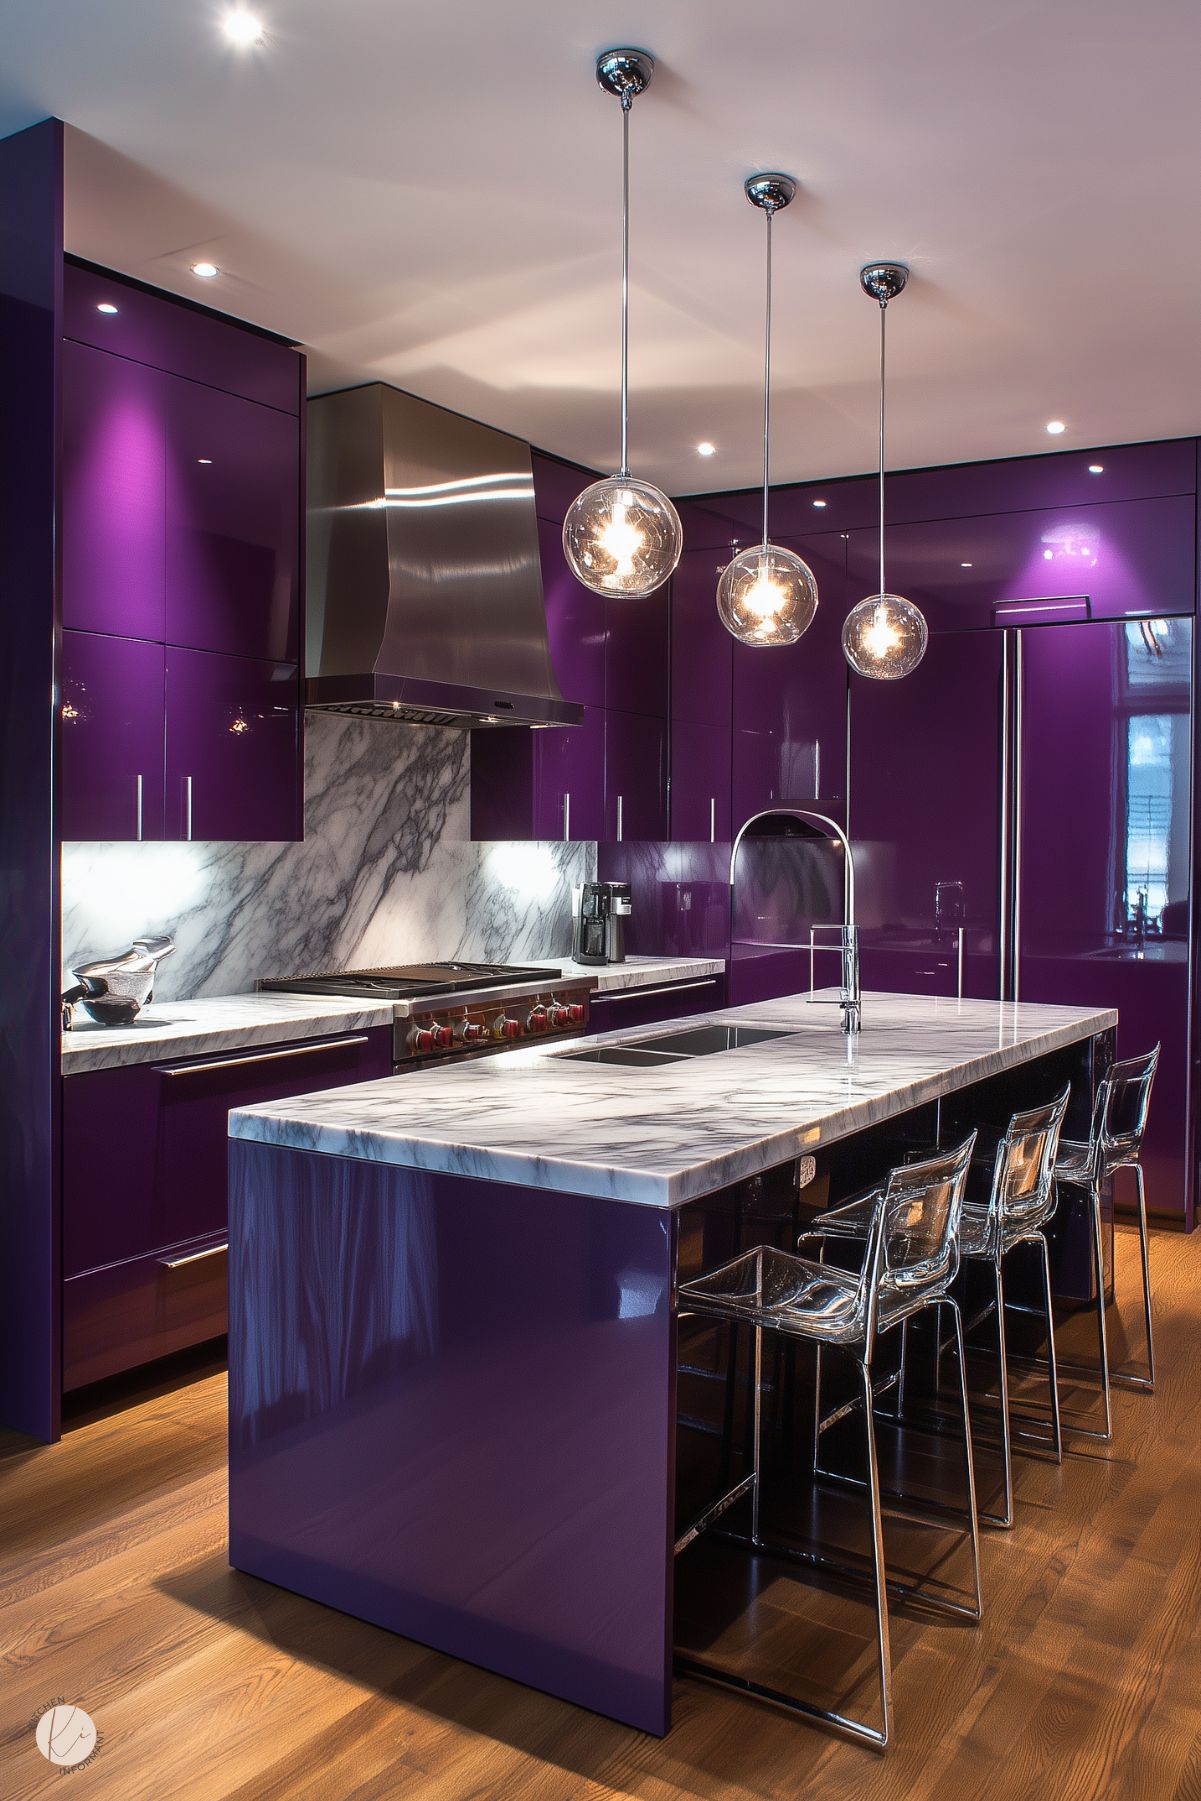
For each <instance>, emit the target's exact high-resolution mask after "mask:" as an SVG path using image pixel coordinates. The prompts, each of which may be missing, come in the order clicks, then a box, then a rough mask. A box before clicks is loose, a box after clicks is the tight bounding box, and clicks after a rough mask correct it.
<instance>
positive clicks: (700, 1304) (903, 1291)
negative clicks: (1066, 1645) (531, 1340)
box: [676, 1132, 981, 1750]
mask: <svg viewBox="0 0 1201 1801" xmlns="http://www.w3.org/2000/svg"><path fill="white" fill-rule="evenodd" d="M975 1138H976V1135H975V1133H974V1132H973V1133H972V1135H971V1137H969V1138H968V1139H966V1140H965V1141H964V1143H963V1144H961V1145H960V1146H959V1147H958V1149H957V1150H955V1151H953V1152H949V1153H947V1154H945V1155H941V1156H938V1157H932V1158H928V1159H927V1160H926V1161H924V1162H922V1163H911V1164H906V1165H905V1166H903V1167H902V1168H900V1169H894V1170H893V1171H892V1173H891V1175H890V1176H889V1178H888V1183H887V1186H886V1187H884V1188H882V1189H880V1190H878V1191H877V1193H876V1194H875V1195H874V1196H873V1206H872V1215H871V1222H870V1225H869V1229H868V1236H867V1240H866V1243H865V1248H864V1257H863V1266H862V1268H861V1269H860V1270H859V1271H857V1272H854V1271H849V1270H840V1269H835V1268H832V1267H827V1266H825V1265H823V1264H820V1263H814V1262H811V1261H810V1260H809V1259H808V1258H806V1257H798V1256H794V1255H793V1254H792V1253H791V1252H788V1251H779V1250H775V1249H773V1248H771V1247H770V1246H759V1247H758V1248H757V1249H755V1250H752V1251H747V1252H745V1253H744V1254H743V1255H742V1256H741V1257H736V1258H734V1259H733V1260H732V1261H731V1262H730V1263H727V1264H724V1265H723V1266H722V1267H721V1268H720V1269H717V1270H714V1271H712V1272H711V1273H710V1274H708V1275H704V1276H699V1277H697V1278H696V1279H695V1280H694V1281H692V1282H687V1283H683V1284H681V1287H680V1293H679V1302H680V1307H681V1309H682V1310H684V1311H686V1312H688V1313H690V1314H695V1315H699V1316H701V1317H707V1318H709V1319H713V1320H717V1321H721V1322H723V1323H725V1324H736V1323H738V1322H743V1321H745V1322H746V1323H748V1324H749V1325H751V1326H752V1327H753V1328H754V1332H755V1356H754V1365H753V1367H754V1381H755V1394H754V1396H753V1403H754V1404H753V1412H752V1420H753V1434H754V1445H753V1455H752V1475H751V1478H750V1484H751V1486H752V1488H753V1491H754V1508H755V1525H754V1528H753V1532H752V1540H753V1542H754V1543H755V1544H756V1546H757V1547H758V1548H760V1549H763V1550H765V1551H772V1550H773V1549H775V1547H772V1546H771V1545H769V1544H767V1543H766V1542H765V1541H764V1540H763V1539H762V1538H761V1537H760V1534H759V1529H758V1522H759V1505H758V1503H759V1499H760V1488H761V1477H760V1468H761V1464H760V1444H759V1438H760V1411H759V1393H758V1390H759V1380H760V1375H761V1371H762V1344H763V1333H764V1332H765V1331H773V1332H780V1333H782V1334H784V1335H786V1336H787V1337H790V1338H795V1339H800V1340H805V1341H808V1342H810V1343H813V1344H815V1345H817V1346H818V1348H819V1350H820V1349H821V1347H823V1346H824V1347H837V1348H839V1349H840V1350H844V1351H846V1352H848V1353H849V1354H850V1356H851V1357H852V1358H853V1359H854V1360H855V1362H856V1364H857V1366H858V1376H859V1383H858V1387H859V1394H858V1395H857V1397H856V1398H855V1400H854V1401H853V1402H851V1403H850V1404H849V1407H848V1409H846V1410H840V1412H843V1411H851V1410H856V1411H860V1412H861V1413H862V1416H863V1422H864V1434H865V1438H866V1448H867V1471H868V1474H867V1481H866V1484H865V1485H864V1486H865V1487H866V1489H867V1494H868V1501H869V1508H870V1517H871V1533H872V1552H871V1562H872V1583H873V1589H874V1597H875V1608H876V1647H877V1661H878V1669H879V1687H880V1718H881V1723H880V1725H879V1726H873V1725H870V1724H869V1723H868V1722H867V1721H864V1720H858V1719H853V1718H852V1717H851V1716H850V1715H848V1714H845V1713H840V1712H838V1711H837V1710H836V1709H834V1708H826V1707H821V1706H819V1705H818V1704H817V1703H815V1702H812V1701H806V1700H803V1699H801V1698H800V1697H799V1696H795V1695H789V1694H785V1693H783V1692H782V1691H780V1690H778V1689H774V1688H769V1687H767V1686H766V1685H764V1684H762V1683H757V1682H754V1681H752V1680H751V1679H750V1678H749V1677H746V1676H743V1675H741V1674H738V1673H736V1672H734V1671H731V1670H725V1669H722V1668H719V1667H718V1666H717V1665H715V1664H711V1663H708V1662H705V1661H704V1660H702V1659H699V1658H696V1657H692V1656H678V1657H677V1659H676V1663H677V1667H678V1668H679V1669H681V1670H682V1671H685V1672H687V1673H690V1674H693V1675H696V1676H701V1677H703V1678H704V1679H705V1680H707V1681H710V1682H716V1683H719V1684H721V1685H722V1686H724V1687H728V1688H733V1689H737V1690H739V1691H740V1692H742V1693H744V1694H751V1695H755V1696H757V1697H758V1698H760V1699H761V1700H765V1701H770V1702H773V1703H774V1704H775V1705H776V1706H779V1707H783V1708H785V1709H787V1710H788V1711H790V1712H792V1713H796V1714H800V1715H803V1716H804V1717H805V1718H808V1719H813V1720H819V1721H821V1722H823V1723H824V1724H826V1725H829V1726H833V1727H835V1728H837V1729H838V1730H839V1731H841V1732H843V1733H846V1734H847V1735H848V1736H850V1737H852V1738H856V1739H860V1740H862V1741H864V1742H866V1743H867V1744H870V1745H873V1746H875V1747H876V1748H877V1749H879V1750H884V1749H886V1747H887V1745H888V1741H889V1734H890V1731H891V1720H892V1663H891V1656H890V1652H889V1642H888V1599H887V1597H888V1593H889V1591H892V1592H893V1593H899V1594H902V1595H912V1594H916V1595H918V1596H920V1598H921V1599H922V1601H923V1602H925V1603H926V1604H927V1605H928V1606H931V1607H935V1608H939V1609H941V1610H943V1611H948V1612H953V1613H956V1614H959V1615H966V1616H967V1617H968V1618H970V1619H973V1620H978V1619H979V1618H980V1612H981V1602H980V1555H979V1540H978V1537H977V1530H976V1490H975V1476H974V1472H973V1468H972V1438H971V1422H970V1418H969V1413H968V1392H967V1373H966V1365H965V1359H964V1346H963V1324H962V1320H961V1318H960V1313H959V1308H958V1306H957V1305H956V1303H955V1301H954V1300H953V1299H952V1298H951V1295H950V1288H951V1284H952V1282H953V1281H954V1279H955V1274H956V1271H957V1270H958V1268H959V1251H958V1228H959V1216H960V1211H961V1209H962V1206H963V1194H964V1185H965V1182H966V1180H967V1172H968V1168H969V1165H970V1162H971V1156H972V1150H973V1147H974V1145H975ZM939 1304H941V1305H943V1306H946V1307H948V1308H949V1309H950V1310H951V1313H952V1315H953V1317H954V1320H955V1335H956V1344H957V1349H958V1354H959V1375H960V1383H959V1386H960V1398H961V1401H962V1406H963V1443H964V1468H965V1476H966V1491H967V1508H966V1512H965V1526H964V1533H965V1536H966V1538H967V1539H968V1541H969V1543H970V1546H971V1557H972V1580H973V1585H974V1602H973V1603H972V1604H971V1605H968V1604H965V1603H958V1602H953V1601H950V1600H944V1599H942V1598H941V1597H936V1596H934V1595H932V1594H930V1593H928V1592H927V1590H925V1589H923V1588H920V1587H915V1586H914V1585H909V1584H904V1583H901V1582H897V1581H890V1580H889V1578H888V1575H887V1572H886V1569H885V1561H884V1529H883V1515H882V1508H881V1494H880V1472H879V1465H878V1461H877V1455H876V1436H875V1396H876V1384H875V1378H874V1375H873V1362H874V1359H875V1355H876V1351H877V1349H878V1346H879V1343H880V1341H881V1339H882V1338H883V1337H884V1336H885V1335H886V1334H887V1333H889V1332H891V1331H893V1330H894V1329H896V1328H897V1327H899V1326H901V1325H902V1324H903V1323H904V1321H906V1320H908V1319H911V1318H913V1317H914V1316H915V1315H916V1314H918V1313H920V1312H921V1311H922V1310H923V1309H924V1308H926V1307H930V1306H937V1305H939ZM911 1517H921V1519H922V1523H923V1524H929V1523H931V1522H930V1519H929V1517H928V1516H924V1515H923V1516H911ZM782 1554H784V1555H787V1556H790V1557H792V1558H795V1559H797V1560H799V1561H801V1562H805V1563H809V1564H812V1565H816V1566H818V1567H821V1568H825V1569H831V1570H837V1571H841V1572H842V1573H844V1574H846V1573H848V1572H847V1570H846V1568H845V1566H843V1565H841V1564H839V1563H837V1562H836V1561H835V1560H834V1559H833V1558H830V1557H827V1556H825V1555H824V1554H821V1553H817V1552H810V1551H795V1550H789V1551H784V1552H782ZM854 1573H855V1574H858V1573H859V1572H854Z"/></svg>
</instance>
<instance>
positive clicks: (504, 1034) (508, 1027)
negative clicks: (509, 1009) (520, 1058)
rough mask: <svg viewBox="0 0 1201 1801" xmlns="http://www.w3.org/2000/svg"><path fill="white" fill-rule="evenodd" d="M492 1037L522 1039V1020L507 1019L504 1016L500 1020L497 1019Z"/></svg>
mask: <svg viewBox="0 0 1201 1801" xmlns="http://www.w3.org/2000/svg"><path fill="white" fill-rule="evenodd" d="M492 1036H493V1037H494V1038H520V1037H521V1022H520V1020H516V1019H506V1018H505V1017H504V1015H503V1014H502V1015H501V1017H500V1018H499V1019H497V1020H495V1021H494V1022H493V1026H492Z"/></svg>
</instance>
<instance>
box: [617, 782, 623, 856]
mask: <svg viewBox="0 0 1201 1801" xmlns="http://www.w3.org/2000/svg"><path fill="white" fill-rule="evenodd" d="M621 821H622V809H621V795H620V794H619V795H618V796H617V842H618V844H620V843H621Z"/></svg>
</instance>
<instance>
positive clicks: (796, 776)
mask: <svg viewBox="0 0 1201 1801" xmlns="http://www.w3.org/2000/svg"><path fill="white" fill-rule="evenodd" d="M776 541H777V542H779V543H781V544H785V545H787V547H788V548H789V549H791V550H795V551H796V552H798V554H799V555H801V556H803V557H804V559H805V561H806V562H807V563H808V564H809V566H810V567H811V569H812V570H813V573H814V575H815V576H816V577H817V584H818V594H819V600H818V609H817V614H816V616H815V618H814V620H813V623H812V624H811V625H810V627H809V629H808V631H807V632H806V633H805V635H804V637H802V638H801V639H800V640H799V641H798V642H797V643H796V644H789V645H785V646H780V647H777V648H774V649H767V648H757V649H752V648H751V647H749V646H748V645H745V644H738V643H736V644H735V645H734V652H733V682H734V749H733V823H734V828H735V830H737V828H738V827H739V826H740V825H741V824H742V823H743V822H744V821H745V820H747V819H749V818H750V817H751V815H752V814H755V813H761V812H763V811H764V810H765V809H766V808H769V807H772V806H778V805H781V804H784V803H787V802H789V801H795V802H803V803H805V804H807V805H810V806H813V805H815V804H816V805H820V807H821V809H822V810H823V811H827V812H830V813H831V814H832V815H833V816H834V817H835V818H839V817H841V815H842V814H843V812H844V811H845V807H846V743H847V737H846V722H847V664H846V659H845V658H844V656H843V654H842V622H843V617H844V615H845V613H846V598H845V576H844V573H843V561H844V554H845V545H844V542H843V539H842V537H841V535H840V534H838V533H831V534H829V535H828V536H821V537H813V538H809V539H784V538H781V537H779V535H778V534H776Z"/></svg>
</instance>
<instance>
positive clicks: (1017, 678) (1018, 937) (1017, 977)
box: [1013, 632, 1022, 1001]
mask: <svg viewBox="0 0 1201 1801" xmlns="http://www.w3.org/2000/svg"><path fill="white" fill-rule="evenodd" d="M1013 998H1014V1000H1015V1001H1020V1000H1021V998H1022V634H1021V632H1015V633H1014V663H1013Z"/></svg>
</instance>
